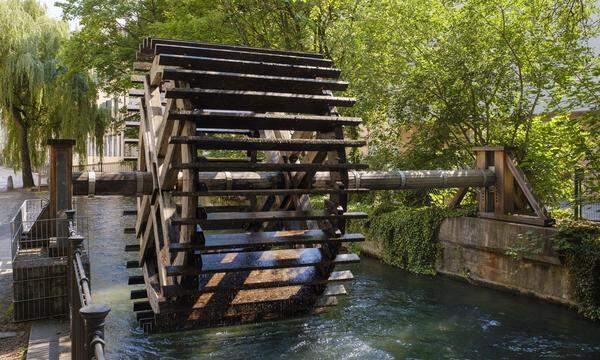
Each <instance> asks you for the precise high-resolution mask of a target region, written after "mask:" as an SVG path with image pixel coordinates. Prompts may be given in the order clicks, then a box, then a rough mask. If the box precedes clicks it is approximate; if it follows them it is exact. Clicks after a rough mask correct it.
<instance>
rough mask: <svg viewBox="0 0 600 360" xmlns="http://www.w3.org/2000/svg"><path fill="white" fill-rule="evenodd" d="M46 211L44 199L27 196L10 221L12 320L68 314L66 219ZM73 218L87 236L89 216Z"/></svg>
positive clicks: (77, 227) (67, 230) (78, 227)
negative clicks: (53, 215) (51, 215)
mask: <svg viewBox="0 0 600 360" xmlns="http://www.w3.org/2000/svg"><path fill="white" fill-rule="evenodd" d="M47 211H48V207H47V202H46V201H44V200H42V201H39V200H27V201H25V202H24V203H23V205H22V206H21V208H20V209H19V211H18V213H17V215H16V216H15V217H14V218H13V221H12V224H11V230H12V244H11V246H12V267H13V309H14V320H15V321H28V320H35V319H43V318H49V317H57V316H66V315H67V314H68V309H69V307H68V297H67V295H68V290H67V285H68V282H67V266H68V260H67V259H68V256H69V242H68V239H69V221H68V219H67V218H66V216H65V217H62V218H56V219H48V218H45V215H46V214H47ZM73 220H74V221H73V223H74V227H75V228H76V231H77V233H78V234H83V235H84V236H85V238H86V240H88V239H89V226H88V219H87V218H85V217H77V218H74V219H73ZM86 247H87V246H86ZM85 256H86V258H87V255H85Z"/></svg>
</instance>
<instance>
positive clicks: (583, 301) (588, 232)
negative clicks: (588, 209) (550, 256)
mask: <svg viewBox="0 0 600 360" xmlns="http://www.w3.org/2000/svg"><path fill="white" fill-rule="evenodd" d="M554 247H555V249H556V250H557V251H558V252H559V254H561V256H562V257H563V260H564V262H565V264H566V266H567V267H568V268H569V273H570V275H571V291H572V294H573V296H574V298H575V300H576V301H577V308H578V311H579V312H580V313H581V314H583V315H584V316H586V317H587V318H590V319H592V320H600V224H599V223H594V222H591V221H581V220H580V221H573V220H565V221H562V222H561V223H560V224H559V225H558V233H557V235H556V236H555V239H554Z"/></svg>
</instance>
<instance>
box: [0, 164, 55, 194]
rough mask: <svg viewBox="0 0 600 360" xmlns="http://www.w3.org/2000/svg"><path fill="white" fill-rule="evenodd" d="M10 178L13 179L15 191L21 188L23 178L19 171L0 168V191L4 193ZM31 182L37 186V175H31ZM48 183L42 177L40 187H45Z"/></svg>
mask: <svg viewBox="0 0 600 360" xmlns="http://www.w3.org/2000/svg"><path fill="white" fill-rule="evenodd" d="M9 176H11V177H12V179H13V185H14V187H15V189H19V188H22V187H23V176H22V175H21V172H20V171H14V170H13V169H11V168H7V167H4V166H0V191H6V186H7V181H8V177H9ZM33 182H34V183H35V185H36V186H37V185H38V174H37V173H33ZM47 184H48V181H47V179H46V178H45V177H42V185H47Z"/></svg>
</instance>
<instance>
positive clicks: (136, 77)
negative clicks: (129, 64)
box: [131, 75, 144, 84]
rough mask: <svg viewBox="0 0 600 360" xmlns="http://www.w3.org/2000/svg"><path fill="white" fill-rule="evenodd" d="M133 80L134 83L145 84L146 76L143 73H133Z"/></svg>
mask: <svg viewBox="0 0 600 360" xmlns="http://www.w3.org/2000/svg"><path fill="white" fill-rule="evenodd" d="M131 82H132V83H134V84H143V83H144V76H143V75H131Z"/></svg>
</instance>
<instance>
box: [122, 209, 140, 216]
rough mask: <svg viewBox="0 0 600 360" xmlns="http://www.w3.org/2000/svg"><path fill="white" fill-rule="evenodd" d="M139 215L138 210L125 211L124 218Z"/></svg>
mask: <svg viewBox="0 0 600 360" xmlns="http://www.w3.org/2000/svg"><path fill="white" fill-rule="evenodd" d="M130 215H137V210H135V209H131V210H123V216H130Z"/></svg>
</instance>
